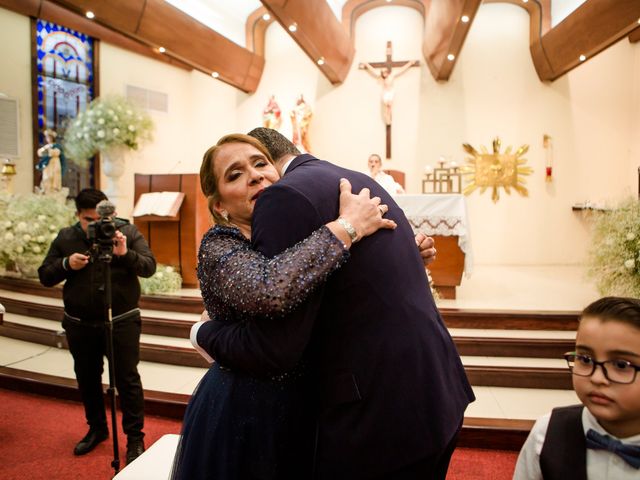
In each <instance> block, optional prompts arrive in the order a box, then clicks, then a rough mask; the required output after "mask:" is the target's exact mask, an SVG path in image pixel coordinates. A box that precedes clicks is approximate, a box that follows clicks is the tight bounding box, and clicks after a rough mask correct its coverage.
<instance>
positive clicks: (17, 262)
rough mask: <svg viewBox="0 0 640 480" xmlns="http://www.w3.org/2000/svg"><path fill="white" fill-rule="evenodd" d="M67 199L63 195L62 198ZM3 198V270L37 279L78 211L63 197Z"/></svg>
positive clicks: (0, 223)
mask: <svg viewBox="0 0 640 480" xmlns="http://www.w3.org/2000/svg"><path fill="white" fill-rule="evenodd" d="M63 195H64V194H63ZM63 195H62V196H59V197H55V196H45V195H38V194H35V193H31V194H27V195H12V196H8V195H4V196H0V270H3V271H4V272H3V273H7V272H8V273H10V274H14V275H19V276H22V277H37V276H38V273H37V269H38V267H39V266H40V264H41V263H42V261H43V260H44V257H45V256H46V254H47V252H48V251H49V246H50V245H51V242H52V241H53V239H54V238H56V236H57V235H58V231H59V230H60V229H61V228H63V227H68V226H69V225H72V224H73V223H74V222H75V207H74V206H73V204H72V203H71V202H66V201H65V198H64V196H63Z"/></svg>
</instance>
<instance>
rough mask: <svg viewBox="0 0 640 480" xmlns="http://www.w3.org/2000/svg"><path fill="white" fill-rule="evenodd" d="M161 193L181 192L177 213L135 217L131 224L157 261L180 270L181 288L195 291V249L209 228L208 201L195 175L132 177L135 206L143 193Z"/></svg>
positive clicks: (196, 255) (196, 279) (196, 260)
mask: <svg viewBox="0 0 640 480" xmlns="http://www.w3.org/2000/svg"><path fill="white" fill-rule="evenodd" d="M163 191H164V192H183V193H184V200H183V202H182V206H181V207H180V210H179V211H178V213H177V214H176V215H174V216H166V217H165V216H157V215H144V216H142V217H134V219H133V223H134V224H135V225H136V227H138V230H140V232H141V233H142V235H144V238H145V239H146V240H147V242H148V243H149V247H151V251H152V252H153V254H154V255H155V257H156V260H157V262H158V263H162V264H165V265H172V266H174V267H177V268H179V269H180V274H181V275H182V285H183V286H184V287H189V288H197V287H198V278H197V276H196V265H197V262H198V248H200V241H201V240H202V237H203V235H204V234H205V233H206V231H207V230H208V229H209V227H210V226H211V221H210V216H209V211H208V209H207V199H206V198H205V197H204V195H203V194H202V193H201V191H200V177H199V175H198V174H197V173H182V174H171V175H168V174H162V175H143V174H139V173H136V174H135V190H134V204H137V203H138V199H139V198H140V196H141V195H142V194H143V193H148V192H163Z"/></svg>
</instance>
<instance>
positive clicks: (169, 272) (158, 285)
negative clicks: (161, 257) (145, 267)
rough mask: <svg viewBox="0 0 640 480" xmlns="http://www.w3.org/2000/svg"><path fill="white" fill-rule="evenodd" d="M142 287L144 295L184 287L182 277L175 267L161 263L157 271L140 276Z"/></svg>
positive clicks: (167, 291)
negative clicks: (144, 276)
mask: <svg viewBox="0 0 640 480" xmlns="http://www.w3.org/2000/svg"><path fill="white" fill-rule="evenodd" d="M140 288H141V290H142V293H143V294H144V295H156V294H158V293H172V292H177V291H178V290H180V288H182V277H181V276H180V274H179V273H178V272H176V270H175V269H174V268H173V267H170V266H167V265H161V264H159V265H157V267H156V273H154V274H153V275H151V276H150V277H149V278H140Z"/></svg>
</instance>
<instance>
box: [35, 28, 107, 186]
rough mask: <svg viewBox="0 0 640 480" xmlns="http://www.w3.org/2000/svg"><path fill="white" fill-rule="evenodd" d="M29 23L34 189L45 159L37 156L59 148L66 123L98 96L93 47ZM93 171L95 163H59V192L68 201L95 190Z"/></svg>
mask: <svg viewBox="0 0 640 480" xmlns="http://www.w3.org/2000/svg"><path fill="white" fill-rule="evenodd" d="M31 22H32V34H33V37H32V40H33V43H32V68H31V70H32V98H33V144H34V149H33V151H34V168H35V174H34V186H39V185H40V181H41V177H42V175H41V171H42V169H43V163H45V162H46V158H44V160H43V155H42V154H41V152H42V150H40V155H39V154H38V150H39V149H40V147H41V146H43V145H47V144H50V143H55V144H56V146H58V147H59V148H62V147H61V145H62V144H63V142H64V134H65V131H66V128H67V126H68V125H69V123H70V121H71V120H73V119H74V118H75V117H76V116H77V115H78V113H80V112H82V111H84V110H85V109H86V108H87V105H88V104H89V103H90V102H91V100H93V99H94V98H95V97H96V96H97V95H98V91H97V90H98V84H97V71H96V70H97V67H96V65H97V49H98V41H97V40H94V39H93V38H91V37H89V36H88V35H86V34H84V33H81V32H77V31H75V30H72V29H70V28H67V27H65V26H62V25H57V24H55V23H52V22H48V21H45V20H41V19H32V21H31ZM44 166H46V164H45V165H44ZM97 168H98V167H97V162H95V159H93V160H91V161H90V162H89V165H88V166H87V167H85V168H82V167H79V166H77V165H75V164H74V163H71V162H66V161H64V162H63V168H62V170H63V171H62V186H63V187H67V188H69V196H71V197H75V196H76V194H77V193H78V192H79V191H80V190H81V189H83V188H87V187H95V188H97V187H98V185H97V178H98V175H97V174H98V171H97Z"/></svg>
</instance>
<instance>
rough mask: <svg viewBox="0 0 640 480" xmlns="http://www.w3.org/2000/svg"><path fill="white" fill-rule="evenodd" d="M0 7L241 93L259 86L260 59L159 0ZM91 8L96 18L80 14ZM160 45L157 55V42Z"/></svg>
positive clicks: (44, 1) (27, 1)
mask: <svg viewBox="0 0 640 480" xmlns="http://www.w3.org/2000/svg"><path fill="white" fill-rule="evenodd" d="M0 7H4V8H8V9H10V10H13V11H16V12H18V13H21V14H23V15H29V16H33V17H39V18H43V19H45V20H49V21H52V22H56V23H60V24H62V25H65V26H68V27H69V28H73V29H75V30H79V31H82V32H84V33H86V34H88V35H90V36H92V37H94V38H98V39H100V40H103V41H106V42H109V43H112V44H114V45H117V46H119V47H122V48H125V49H127V50H131V51H133V52H136V53H139V54H142V55H146V56H150V57H152V58H154V59H156V60H159V61H163V62H167V63H170V64H172V65H174V66H177V67H180V68H187V69H194V68H195V69H197V70H200V71H202V72H204V73H206V74H207V75H209V74H211V73H212V72H218V74H219V77H218V79H219V80H221V81H223V82H225V83H228V84H230V85H232V86H234V87H237V88H239V89H240V90H243V91H245V92H254V91H255V90H256V88H257V87H258V83H259V81H260V77H261V76H262V71H263V69H264V58H263V57H262V56H260V55H257V54H255V53H253V52H251V51H250V50H248V49H246V48H243V47H241V46H239V45H236V44H235V43H233V42H232V41H231V40H228V39H227V38H225V37H224V36H222V35H220V34H219V33H217V32H215V31H213V30H211V29H209V28H208V27H206V26H204V25H203V24H201V23H200V22H198V21H197V20H194V19H193V18H191V17H190V16H188V15H187V14H185V13H183V12H182V11H180V10H178V9H177V8H175V7H173V6H172V5H170V4H168V3H166V2H164V1H163V0H109V1H108V2H107V1H103V0H24V1H18V0H0ZM87 10H91V11H93V12H94V13H95V14H96V18H95V19H94V20H89V19H87V18H86V17H85V16H84V14H85V12H86V11H87ZM161 46H162V47H164V48H165V49H166V52H165V53H164V54H161V53H159V52H158V51H157V48H158V47H161Z"/></svg>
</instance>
